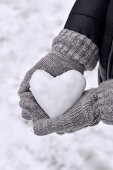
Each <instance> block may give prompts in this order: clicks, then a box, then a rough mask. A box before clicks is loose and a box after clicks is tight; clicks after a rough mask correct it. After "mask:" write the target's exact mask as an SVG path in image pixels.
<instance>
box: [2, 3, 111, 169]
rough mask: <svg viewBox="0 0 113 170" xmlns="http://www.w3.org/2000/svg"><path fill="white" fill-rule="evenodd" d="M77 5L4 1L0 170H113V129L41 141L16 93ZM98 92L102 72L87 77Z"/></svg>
mask: <svg viewBox="0 0 113 170" xmlns="http://www.w3.org/2000/svg"><path fill="white" fill-rule="evenodd" d="M73 3H74V0H54V1H53V0H43V1H40V0H0V78H1V79H0V93H1V94H0V109H1V118H0V170H113V135H112V134H113V127H111V126H107V125H103V124H102V123H100V124H99V125H98V126H96V127H91V128H87V129H84V130H82V131H79V132H77V133H74V134H70V135H63V136H59V135H56V134H52V135H48V136H45V137H38V136H36V135H34V134H33V131H32V128H31V125H30V124H28V122H26V121H24V120H23V119H22V118H21V115H20V113H21V109H20V108H19V106H18V102H19V99H18V96H17V90H18V87H19V84H20V82H21V80H22V78H23V76H24V74H25V72H26V71H27V70H28V69H29V68H30V67H31V66H33V65H34V64H35V63H36V62H37V61H38V60H39V59H40V58H41V57H43V56H44V55H45V54H46V53H47V52H48V50H49V48H50V47H51V41H52V39H53V37H54V36H55V35H57V34H58V33H59V31H60V30H61V29H62V28H63V25H64V23H65V20H66V18H67V16H68V14H69V11H70V9H71V7H72V5H73ZM85 76H86V77H87V88H90V87H96V86H97V67H96V69H95V70H94V71H93V72H87V73H86V74H85Z"/></svg>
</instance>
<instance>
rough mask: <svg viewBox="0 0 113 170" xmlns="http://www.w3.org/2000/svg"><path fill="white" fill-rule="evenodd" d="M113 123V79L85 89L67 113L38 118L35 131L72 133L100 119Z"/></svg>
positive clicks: (40, 133)
mask: <svg viewBox="0 0 113 170" xmlns="http://www.w3.org/2000/svg"><path fill="white" fill-rule="evenodd" d="M101 120H102V121H103V122H104V123H106V124H110V125H113V80H109V81H105V82H103V83H101V84H100V86H99V87H98V88H92V89H90V90H87V91H84V94H83V96H82V97H81V98H80V100H79V101H78V102H77V103H76V104H75V105H74V106H73V107H72V108H71V109H69V111H67V112H66V113H65V114H63V115H61V116H58V117H56V118H52V119H49V118H48V119H42V120H37V121H36V122H35V123H34V133H35V134H36V135H39V136H43V135H47V134H50V133H54V132H57V133H58V132H61V133H72V132H75V131H77V130H80V129H82V128H84V127H88V126H94V125H96V124H98V123H99V122H100V121H101Z"/></svg>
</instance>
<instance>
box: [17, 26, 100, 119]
mask: <svg viewBox="0 0 113 170" xmlns="http://www.w3.org/2000/svg"><path fill="white" fill-rule="evenodd" d="M98 56H99V54H98V48H97V47H96V45H95V44H94V43H93V42H92V41H91V40H90V39H88V38H87V37H86V36H84V35H81V34H79V33H76V32H73V31H70V30H67V29H64V30H62V31H61V32H60V34H59V35H58V36H56V37H55V39H54V40H53V43H52V49H51V51H50V52H49V53H48V54H47V55H46V56H45V57H43V58H42V59H41V60H40V61H39V62H38V63H36V65H35V66H34V67H33V68H31V69H30V70H29V71H28V72H27V73H26V75H25V77H24V80H23V81H22V83H21V85H20V88H19V91H18V94H19V96H20V106H21V107H22V109H23V110H22V117H23V118H25V119H27V120H29V119H32V118H34V117H35V119H33V120H37V119H41V118H47V117H48V116H47V114H46V113H45V112H44V111H43V110H42V109H41V107H40V106H39V105H38V103H36V101H35V99H34V97H33V96H32V94H31V92H30V91H29V88H30V86H29V81H30V79H31V76H32V74H33V73H34V72H35V71H36V70H37V69H42V70H45V71H46V72H48V73H49V74H51V75H52V76H58V75H60V74H62V73H64V72H66V71H68V70H73V69H75V70H77V71H79V72H81V73H82V74H83V73H84V70H85V69H89V70H91V69H93V68H94V66H95V65H96V62H97V60H98ZM95 61H96V62H95ZM34 115H35V116H34Z"/></svg>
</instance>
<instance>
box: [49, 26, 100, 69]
mask: <svg viewBox="0 0 113 170" xmlns="http://www.w3.org/2000/svg"><path fill="white" fill-rule="evenodd" d="M52 52H55V53H57V54H58V55H60V56H61V55H62V56H63V57H64V58H68V59H69V60H71V61H72V62H73V63H74V62H76V61H77V62H79V63H80V64H82V65H83V66H84V70H92V69H93V68H94V67H95V66H96V64H97V62H98V59H99V50H98V47H97V46H96V45H95V44H94V43H93V41H92V40H90V39H89V38H87V37H86V36H85V35H82V34H80V33H77V32H74V31H71V30H68V29H63V30H62V31H61V32H60V33H59V35H58V36H56V37H55V39H54V40H53V44H52Z"/></svg>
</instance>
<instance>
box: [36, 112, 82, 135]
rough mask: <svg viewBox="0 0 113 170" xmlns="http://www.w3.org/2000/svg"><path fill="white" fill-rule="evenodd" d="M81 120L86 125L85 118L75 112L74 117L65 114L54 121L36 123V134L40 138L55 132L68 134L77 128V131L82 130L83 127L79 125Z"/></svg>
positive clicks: (47, 120)
mask: <svg viewBox="0 0 113 170" xmlns="http://www.w3.org/2000/svg"><path fill="white" fill-rule="evenodd" d="M79 119H81V120H80V122H81V124H84V123H82V122H84V116H83V115H81V116H80V115H79V116H78V113H77V114H76V112H74V114H73V113H72V115H71V114H70V115H69V114H65V115H63V116H59V117H56V118H52V119H41V120H38V121H36V122H35V123H34V127H33V129H34V133H35V134H36V135H38V136H44V135H47V134H51V133H55V132H64V133H65V132H66V131H68V130H69V129H72V128H73V127H74V128H75V131H76V130H78V129H80V128H82V125H81V124H80V123H79Z"/></svg>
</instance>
